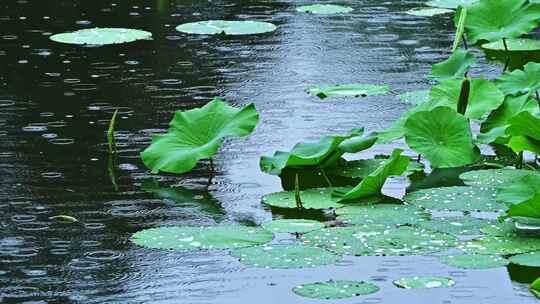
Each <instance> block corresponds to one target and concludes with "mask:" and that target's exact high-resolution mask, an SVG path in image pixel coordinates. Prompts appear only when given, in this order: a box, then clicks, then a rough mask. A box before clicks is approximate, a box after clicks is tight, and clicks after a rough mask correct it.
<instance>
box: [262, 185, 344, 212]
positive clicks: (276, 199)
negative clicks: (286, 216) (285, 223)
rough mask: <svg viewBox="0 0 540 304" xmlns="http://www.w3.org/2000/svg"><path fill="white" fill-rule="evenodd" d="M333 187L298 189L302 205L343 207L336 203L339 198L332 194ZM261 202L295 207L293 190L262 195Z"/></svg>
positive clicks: (305, 206) (276, 205)
mask: <svg viewBox="0 0 540 304" xmlns="http://www.w3.org/2000/svg"><path fill="white" fill-rule="evenodd" d="M334 189H336V188H320V189H307V190H303V191H300V199H301V201H302V207H303V208H305V209H330V208H340V207H343V204H340V203H338V201H339V198H338V197H334V196H333V195H332V192H333V191H334ZM337 189H340V188H337ZM345 189H348V188H344V189H343V190H345ZM262 203H263V204H266V205H269V206H272V207H279V208H297V204H296V198H295V192H294V191H283V192H275V193H270V194H267V195H264V196H263V197H262Z"/></svg>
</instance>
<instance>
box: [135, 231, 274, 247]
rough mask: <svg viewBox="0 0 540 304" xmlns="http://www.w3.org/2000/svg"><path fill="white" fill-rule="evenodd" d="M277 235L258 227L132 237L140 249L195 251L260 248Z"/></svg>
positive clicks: (165, 232) (148, 233)
mask: <svg viewBox="0 0 540 304" xmlns="http://www.w3.org/2000/svg"><path fill="white" fill-rule="evenodd" d="M273 237H274V236H273V234H272V233H271V232H270V231H267V230H265V229H262V228H258V227H246V226H237V225H230V226H212V227H188V226H184V227H160V228H151V229H145V230H141V231H139V232H137V233H135V234H133V236H132V237H131V241H132V242H133V243H135V244H137V245H139V246H143V247H147V248H154V249H170V250H178V251H195V250H204V249H228V248H241V247H249V246H257V245H261V244H264V243H268V242H270V241H271V240H272V239H273Z"/></svg>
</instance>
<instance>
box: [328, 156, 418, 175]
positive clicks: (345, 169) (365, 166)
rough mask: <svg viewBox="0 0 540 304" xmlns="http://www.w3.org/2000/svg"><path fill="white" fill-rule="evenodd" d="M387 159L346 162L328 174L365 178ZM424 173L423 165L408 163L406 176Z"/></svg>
mask: <svg viewBox="0 0 540 304" xmlns="http://www.w3.org/2000/svg"><path fill="white" fill-rule="evenodd" d="M387 160H388V158H373V159H360V160H352V161H347V162H345V163H343V164H340V165H339V166H337V167H335V168H333V169H331V170H330V171H329V173H332V174H334V175H339V176H345V177H350V178H365V177H366V176H369V175H370V174H371V173H373V172H374V171H375V170H377V169H378V168H379V167H380V166H382V165H383V164H384V163H385V162H386V161H387ZM417 171H424V165H423V164H422V163H419V162H409V165H408V166H407V170H406V174H407V175H409V174H412V173H414V172H417Z"/></svg>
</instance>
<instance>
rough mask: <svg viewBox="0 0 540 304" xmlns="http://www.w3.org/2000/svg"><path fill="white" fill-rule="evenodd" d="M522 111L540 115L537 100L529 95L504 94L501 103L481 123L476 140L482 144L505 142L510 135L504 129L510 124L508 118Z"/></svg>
mask: <svg viewBox="0 0 540 304" xmlns="http://www.w3.org/2000/svg"><path fill="white" fill-rule="evenodd" d="M523 111H527V112H530V113H532V114H533V115H535V116H540V111H539V108H538V102H537V101H535V100H534V99H532V98H530V97H529V96H527V95H521V96H506V98H505V99H504V102H503V104H502V105H501V106H499V108H497V109H496V110H495V111H493V112H491V113H490V114H489V116H488V118H487V119H486V120H485V121H484V122H483V123H482V125H481V128H480V131H481V132H482V133H481V134H479V135H478V137H477V140H478V141H479V142H481V143H484V144H489V143H492V142H495V143H500V144H504V143H507V142H508V140H509V137H510V136H509V135H508V134H507V133H506V130H507V129H508V127H509V126H510V119H512V118H513V117H514V116H516V115H517V114H519V113H521V112H523Z"/></svg>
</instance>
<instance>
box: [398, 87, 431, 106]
mask: <svg viewBox="0 0 540 304" xmlns="http://www.w3.org/2000/svg"><path fill="white" fill-rule="evenodd" d="M398 98H399V100H401V101H403V102H404V103H408V104H412V105H417V104H421V103H424V102H426V101H428V99H429V90H419V91H412V92H406V93H403V94H400V95H398Z"/></svg>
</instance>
